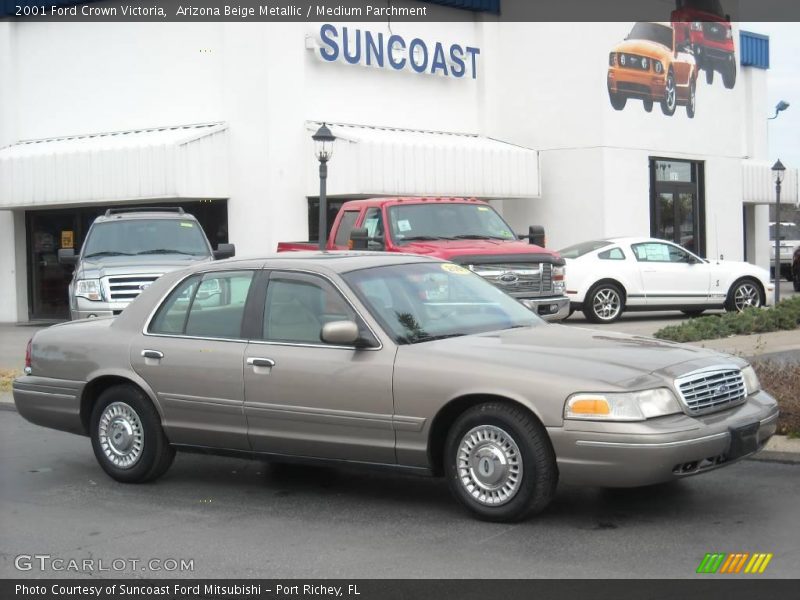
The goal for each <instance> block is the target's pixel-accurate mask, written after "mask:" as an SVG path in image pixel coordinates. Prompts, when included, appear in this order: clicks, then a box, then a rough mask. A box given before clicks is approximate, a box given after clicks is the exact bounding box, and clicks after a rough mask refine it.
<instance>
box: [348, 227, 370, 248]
mask: <svg viewBox="0 0 800 600" xmlns="http://www.w3.org/2000/svg"><path fill="white" fill-rule="evenodd" d="M349 246H350V249H351V250H367V249H368V248H369V232H368V231H367V228H366V227H356V228H355V229H353V230H352V231H351V232H350V244H349Z"/></svg>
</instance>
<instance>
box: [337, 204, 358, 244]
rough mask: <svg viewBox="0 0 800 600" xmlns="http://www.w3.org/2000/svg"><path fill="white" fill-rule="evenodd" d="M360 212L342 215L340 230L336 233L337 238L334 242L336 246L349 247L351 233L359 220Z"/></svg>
mask: <svg viewBox="0 0 800 600" xmlns="http://www.w3.org/2000/svg"><path fill="white" fill-rule="evenodd" d="M358 215H359V211H357V210H347V211H345V212H344V214H342V219H341V220H340V221H339V230H338V231H337V232H336V238H335V239H334V240H333V245H334V246H347V242H349V241H350V233H351V232H352V231H353V227H354V226H355V224H356V221H357V220H358Z"/></svg>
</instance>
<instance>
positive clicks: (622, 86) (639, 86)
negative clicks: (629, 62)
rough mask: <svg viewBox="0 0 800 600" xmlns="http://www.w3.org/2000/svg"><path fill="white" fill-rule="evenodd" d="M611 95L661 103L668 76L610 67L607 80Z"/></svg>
mask: <svg viewBox="0 0 800 600" xmlns="http://www.w3.org/2000/svg"><path fill="white" fill-rule="evenodd" d="M606 83H607V85H608V91H609V93H610V94H621V95H623V96H627V97H631V98H641V99H643V100H653V101H660V100H662V99H663V98H664V95H665V93H666V92H665V90H666V75H665V74H663V73H661V74H659V73H653V72H650V71H638V70H635V69H623V68H620V67H609V70H608V77H607V79H606Z"/></svg>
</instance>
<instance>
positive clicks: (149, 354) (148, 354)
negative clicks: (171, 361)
mask: <svg viewBox="0 0 800 600" xmlns="http://www.w3.org/2000/svg"><path fill="white" fill-rule="evenodd" d="M142 357H144V358H155V359H157V360H161V359H162V358H164V353H163V352H159V351H158V350H142Z"/></svg>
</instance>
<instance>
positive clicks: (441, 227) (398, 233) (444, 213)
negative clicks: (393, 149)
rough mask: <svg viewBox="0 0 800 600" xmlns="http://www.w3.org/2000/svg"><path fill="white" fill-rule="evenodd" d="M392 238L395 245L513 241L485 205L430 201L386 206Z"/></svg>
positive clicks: (503, 223) (501, 223) (495, 215)
mask: <svg viewBox="0 0 800 600" xmlns="http://www.w3.org/2000/svg"><path fill="white" fill-rule="evenodd" d="M389 224H390V227H391V228H392V239H393V240H394V241H395V243H397V244H407V243H410V242H413V241H417V240H459V239H461V240H464V239H466V240H470V239H473V240H482V239H486V240H515V239H517V236H515V235H514V234H513V233H512V232H511V228H510V227H509V226H508V223H506V222H505V221H504V220H503V218H502V217H501V216H500V215H498V214H497V213H496V212H495V210H494V209H493V208H492V207H490V206H487V205H485V204H477V203H475V204H472V203H455V202H441V203H439V202H430V203H425V204H402V205H395V206H391V207H389Z"/></svg>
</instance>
